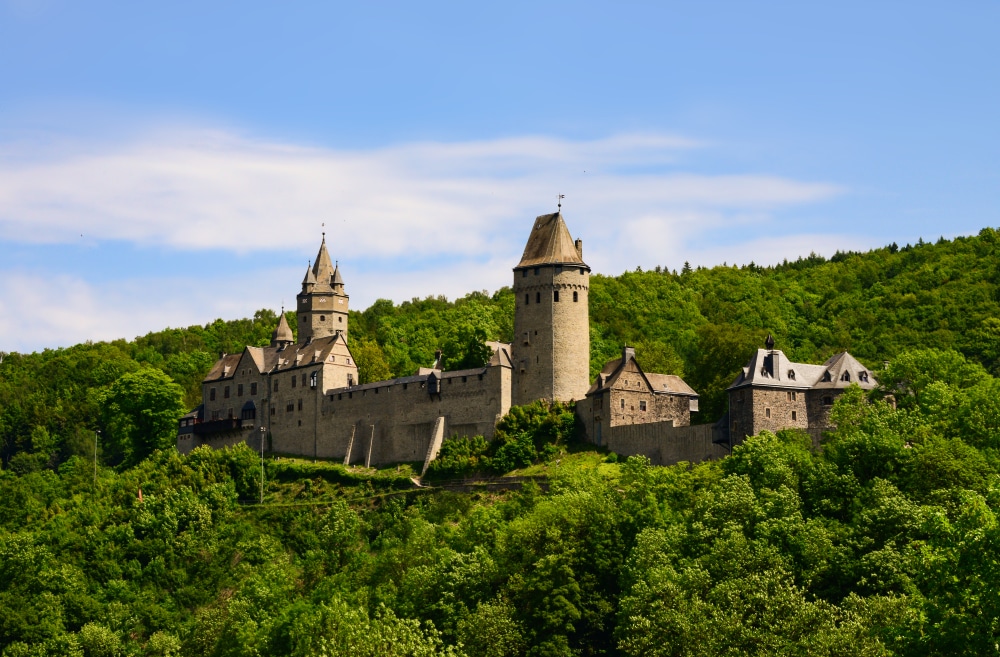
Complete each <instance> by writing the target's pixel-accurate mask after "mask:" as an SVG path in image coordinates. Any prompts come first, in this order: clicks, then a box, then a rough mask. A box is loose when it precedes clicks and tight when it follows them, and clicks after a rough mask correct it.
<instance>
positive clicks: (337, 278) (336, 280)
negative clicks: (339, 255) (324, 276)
mask: <svg viewBox="0 0 1000 657" xmlns="http://www.w3.org/2000/svg"><path fill="white" fill-rule="evenodd" d="M333 291H334V292H341V293H343V291H344V277H343V276H341V275H340V262H339V261H338V262H337V263H336V264H335V265H334V266H333Z"/></svg>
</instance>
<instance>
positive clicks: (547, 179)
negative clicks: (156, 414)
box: [0, 0, 1000, 351]
mask: <svg viewBox="0 0 1000 657" xmlns="http://www.w3.org/2000/svg"><path fill="white" fill-rule="evenodd" d="M807 5H809V6H807ZM813 5H815V6H813ZM998 24H1000V4H998V3H996V2H992V1H991V2H963V3H950V4H947V5H946V4H945V3H937V4H930V3H913V2H910V3H903V2H898V3H897V2H882V3H870V2H867V3H860V2H858V3H855V2H840V3H836V4H828V5H826V6H819V5H818V4H817V3H791V2H789V3H778V2H761V3H736V2H732V3H729V2H700V3H683V4H682V3H669V2H658V3H643V2H618V3H587V2H575V3H555V2H551V3H545V2H531V3H518V2H507V3H503V4H502V5H500V4H496V5H493V6H487V5H486V4H485V3H430V2H424V3H412V2H411V3H393V2H381V3H330V2H326V3H312V2H296V3H282V4H278V3H254V2H239V3H236V2H233V3H208V2H197V3H195V2H171V3H126V2H116V3H111V2H89V3H79V2H73V3H71V2H63V1H59V0H37V1H36V0H0V350H5V351H9V350H19V351H30V350H36V349H42V348H45V347H56V346H65V345H69V344H73V343H75V342H79V341H83V340H101V339H112V338H116V337H126V338H131V337H133V336H135V335H138V334H142V333H145V332H148V331H150V330H158V329H160V328H164V327H166V326H182V325H188V324H192V323H205V322H208V321H211V320H213V319H214V318H216V317H224V318H237V317H242V316H247V315H249V314H251V313H252V312H253V311H254V310H255V309H257V308H261V307H271V308H277V307H278V306H279V305H280V304H281V303H282V301H284V302H285V303H286V304H289V303H290V302H291V301H292V300H293V299H294V295H295V293H296V291H297V286H298V282H299V281H300V280H301V277H302V273H303V272H304V268H305V266H306V264H307V261H308V259H309V258H311V257H313V256H314V255H315V252H316V248H317V246H318V241H319V237H320V233H321V231H323V230H326V231H327V239H328V243H329V244H330V246H331V252H332V255H333V257H334V258H336V259H339V260H340V262H341V264H342V267H343V270H344V273H345V276H346V278H347V286H348V292H349V293H350V294H351V297H352V298H351V302H352V306H353V307H355V308H359V309H361V308H364V307H367V306H368V305H369V304H370V303H371V302H373V301H374V300H375V299H377V298H379V297H386V298H391V299H394V300H396V301H401V300H405V299H408V298H411V297H414V296H425V295H428V294H446V295H448V296H449V297H455V296H459V295H461V294H464V293H465V292H468V291H471V290H475V289H488V290H494V289H496V288H497V287H499V286H501V285H504V284H506V283H507V282H508V281H509V279H510V268H511V266H512V265H513V264H514V263H515V262H516V260H517V257H518V255H519V253H520V250H521V248H522V246H523V243H524V240H525V239H526V237H527V232H528V230H529V229H530V225H531V222H532V220H533V218H534V216H535V215H537V214H541V213H544V212H550V211H552V210H553V209H554V203H555V197H556V194H559V193H562V194H565V195H566V201H565V206H564V215H565V217H566V219H567V222H568V223H569V226H570V229H571V231H572V232H573V234H574V236H579V237H581V238H582V239H583V240H584V244H585V258H586V259H587V261H588V262H589V263H590V264H591V265H592V266H593V267H594V269H595V270H596V271H599V272H602V273H608V274H617V273H620V272H621V271H623V270H626V269H634V268H635V267H636V266H642V267H644V268H648V267H653V266H656V265H664V266H668V267H671V268H680V266H681V265H682V264H683V262H684V261H690V262H691V263H692V264H703V265H714V264H719V263H722V262H728V263H732V262H738V263H745V262H749V261H751V260H753V261H755V262H757V263H771V262H776V261H780V260H781V259H782V258H786V257H787V258H794V257H797V256H798V255H807V254H808V253H809V252H810V251H815V252H818V253H822V254H825V255H831V254H832V253H833V252H834V251H836V250H837V249H865V248H871V247H876V246H880V245H883V244H886V243H889V242H892V241H896V242H899V243H900V244H903V243H905V242H912V241H916V240H917V239H918V238H921V237H922V238H924V239H936V238H937V237H938V236H940V235H945V236H948V237H951V236H954V235H960V234H969V233H975V232H977V231H978V230H979V229H981V228H982V227H984V226H998V225H1000V218H998V214H1000V212H998V208H1000V203H998V201H1000V156H998V151H1000V148H998V147H1000V128H998V122H997V120H996V117H997V116H1000V85H998V84H997V81H998V77H1000V76H998V73H1000V40H998V39H997V38H996V31H997V26H998ZM323 224H325V226H324V225H323ZM56 299H58V302H56V301H54V300H56Z"/></svg>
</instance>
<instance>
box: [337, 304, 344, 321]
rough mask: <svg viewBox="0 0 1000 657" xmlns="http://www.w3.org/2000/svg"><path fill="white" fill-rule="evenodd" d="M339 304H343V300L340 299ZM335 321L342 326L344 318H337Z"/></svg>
mask: <svg viewBox="0 0 1000 657" xmlns="http://www.w3.org/2000/svg"><path fill="white" fill-rule="evenodd" d="M340 303H344V300H343V299H341V300H340ZM337 321H338V322H340V323H341V324H343V323H344V318H343V317H338V318H337Z"/></svg>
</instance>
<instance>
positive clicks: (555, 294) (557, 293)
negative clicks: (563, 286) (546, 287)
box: [552, 290, 559, 301]
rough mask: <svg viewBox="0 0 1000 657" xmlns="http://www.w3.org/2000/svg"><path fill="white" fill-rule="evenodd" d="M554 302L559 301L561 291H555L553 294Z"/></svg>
mask: <svg viewBox="0 0 1000 657" xmlns="http://www.w3.org/2000/svg"><path fill="white" fill-rule="evenodd" d="M552 300H553V301H559V290H555V291H554V292H552Z"/></svg>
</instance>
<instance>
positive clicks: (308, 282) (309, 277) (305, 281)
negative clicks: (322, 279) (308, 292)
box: [302, 263, 316, 285]
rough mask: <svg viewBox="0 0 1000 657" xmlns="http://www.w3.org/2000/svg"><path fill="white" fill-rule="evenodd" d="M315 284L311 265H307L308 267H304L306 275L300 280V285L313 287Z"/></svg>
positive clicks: (314, 275)
mask: <svg viewBox="0 0 1000 657" xmlns="http://www.w3.org/2000/svg"><path fill="white" fill-rule="evenodd" d="M315 283H316V274H314V273H313V270H312V263H309V266H308V267H306V275H305V278H303V279H302V284H303V285H313V284H315Z"/></svg>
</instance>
